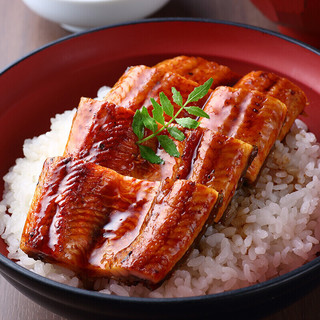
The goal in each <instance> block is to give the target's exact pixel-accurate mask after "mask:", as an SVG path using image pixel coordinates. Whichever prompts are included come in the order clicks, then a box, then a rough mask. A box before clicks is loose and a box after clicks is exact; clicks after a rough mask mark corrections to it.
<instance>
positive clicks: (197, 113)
mask: <svg viewBox="0 0 320 320" xmlns="http://www.w3.org/2000/svg"><path fill="white" fill-rule="evenodd" d="M184 109H185V110H186V111H187V112H188V113H190V114H193V115H194V116H197V117H203V118H207V119H210V116H209V115H208V114H207V113H206V112H205V111H203V110H202V109H201V108H199V107H184Z"/></svg>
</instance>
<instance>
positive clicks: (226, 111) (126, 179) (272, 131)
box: [21, 56, 306, 285]
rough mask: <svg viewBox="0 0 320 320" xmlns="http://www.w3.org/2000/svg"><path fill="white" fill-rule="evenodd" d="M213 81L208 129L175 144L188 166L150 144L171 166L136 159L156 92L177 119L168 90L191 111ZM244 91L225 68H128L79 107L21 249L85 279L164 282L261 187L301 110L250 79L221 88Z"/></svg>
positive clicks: (284, 90)
mask: <svg viewBox="0 0 320 320" xmlns="http://www.w3.org/2000/svg"><path fill="white" fill-rule="evenodd" d="M210 77H212V78H213V79H214V83H213V86H212V88H211V90H210V91H209V93H208V94H207V96H206V97H204V98H203V99H201V100H200V101H198V102H197V103H196V105H197V106H199V107H201V108H203V109H204V110H205V111H206V112H207V113H208V114H209V115H210V119H199V121H200V127H198V128H197V129H195V130H187V129H182V128H180V129H182V130H183V131H184V134H185V136H186V139H185V140H184V141H182V142H180V141H176V140H175V141H174V142H175V144H176V146H177V149H178V150H179V152H180V154H181V156H180V157H179V158H174V157H171V156H169V155H168V154H167V153H165V152H164V151H163V149H162V148H161V147H160V146H159V145H158V143H157V140H156V139H151V140H149V141H148V146H149V147H151V148H152V149H153V150H154V151H155V152H156V153H157V154H158V155H160V156H161V157H162V158H163V159H164V160H165V164H164V165H155V164H151V163H149V162H148V161H146V160H144V159H143V158H141V156H140V154H139V150H138V147H137V145H136V142H137V137H136V136H135V134H134V133H133V130H132V119H133V115H134V112H135V111H136V110H137V109H139V108H141V107H142V106H143V105H144V106H146V108H147V109H148V111H149V112H150V114H151V109H152V105H151V103H150V98H151V97H152V98H154V99H155V100H156V101H159V93H160V92H161V91H163V92H164V93H165V94H166V95H167V96H168V97H169V99H171V102H172V103H173V105H174V107H175V108H176V109H177V108H178V106H176V105H175V104H174V102H173V101H172V98H171V87H173V86H174V87H175V88H176V89H177V90H178V91H180V92H181V94H182V97H183V100H184V101H186V99H187V97H188V95H189V93H190V92H191V91H192V90H193V89H194V88H195V87H196V86H198V85H199V84H202V83H204V82H205V81H206V80H207V79H208V78H210ZM237 80H239V76H237V75H236V74H235V73H234V72H232V71H231V70H230V69H229V68H228V67H225V66H221V65H218V64H216V63H214V62H210V61H207V60H205V59H203V58H197V57H186V56H179V57H176V58H173V59H168V60H165V61H163V62H161V63H159V64H157V65H156V66H155V67H152V68H149V67H146V66H136V67H132V68H129V69H128V70H127V71H126V72H125V73H124V75H123V76H122V77H121V78H120V79H119V81H118V82H117V83H116V84H115V86H114V87H113V88H112V89H111V91H110V92H109V93H108V94H107V95H106V96H105V98H104V100H103V101H96V100H92V99H88V98H82V99H81V101H80V104H79V107H78V111H77V114H76V116H75V118H74V120H73V124H72V129H71V132H70V135H69V139H68V143H67V146H66V149H65V152H64V155H63V157H57V158H52V159H48V160H47V161H46V162H45V164H44V167H43V170H42V173H41V176H40V178H39V184H38V186H37V189H36V191H35V194H34V198H33V201H32V204H31V207H30V210H29V212H28V216H27V220H26V224H25V228H24V231H23V235H22V240H21V248H22V249H23V250H24V251H25V252H26V253H28V254H29V255H30V256H32V257H36V258H41V259H44V260H45V261H51V262H54V263H58V264H61V265H63V266H66V267H68V268H70V269H73V270H75V271H76V272H78V273H80V274H82V275H84V276H85V277H87V276H89V277H100V276H107V277H114V278H117V279H121V280H125V281H136V280H140V281H144V282H146V283H148V284H151V285H155V284H159V283H160V282H161V281H163V280H164V279H165V278H166V276H167V275H168V274H170V272H172V270H173V269H174V267H175V265H176V264H177V263H178V262H179V260H181V258H182V257H183V256H185V255H186V254H187V252H188V250H189V249H190V247H191V245H192V244H193V243H194V242H195V241H196V239H198V238H199V236H200V235H201V234H202V233H203V232H204V230H205V228H206V226H207V225H208V224H209V223H211V222H212V221H214V222H218V221H219V220H220V219H221V217H222V216H223V214H224V212H225V210H226V208H227V206H228V204H229V202H230V200H231V199H232V197H233V195H234V193H235V192H236V189H237V188H238V187H239V185H240V184H241V182H242V180H243V179H244V177H245V178H246V180H248V181H249V182H251V183H253V182H254V181H255V179H256V177H257V175H258V173H259V171H260V168H261V166H262V165H263V162H264V161H265V158H266V157H267V155H268V153H269V152H270V150H271V148H272V146H273V144H274V142H275V140H276V139H281V138H282V137H283V135H285V134H286V132H287V130H288V128H289V126H291V124H292V122H293V121H294V119H295V117H296V116H297V115H298V114H299V113H301V111H302V110H303V108H304V105H305V104H306V100H305V99H303V97H304V95H303V93H301V90H300V89H299V88H297V87H293V86H294V85H293V84H291V83H289V82H287V81H286V80H285V79H282V78H279V77H278V78H277V76H275V75H272V74H266V73H259V72H258V73H252V74H249V75H247V76H245V77H244V78H242V79H240V80H239V81H238V83H237V84H236V86H235V87H234V88H230V87H226V85H233V84H234V83H235V82H236V81H237ZM288 88H289V89H288ZM253 89H254V90H253ZM257 90H259V91H257ZM299 90H300V91H299ZM289 93H290V94H289ZM287 110H289V111H288V112H287ZM290 110H291V111H290ZM181 116H186V114H183V113H181ZM292 119H293V120H292ZM284 121H286V122H285V125H284V126H282V125H283V123H284ZM290 123H291V124H290ZM149 133H150V132H148V130H146V132H145V135H149ZM162 134H168V133H167V132H166V130H164V131H163V133H162Z"/></svg>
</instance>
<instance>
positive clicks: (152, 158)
mask: <svg viewBox="0 0 320 320" xmlns="http://www.w3.org/2000/svg"><path fill="white" fill-rule="evenodd" d="M138 147H139V150H140V154H141V157H142V158H143V159H146V160H147V161H149V162H151V163H155V164H163V163H164V161H163V160H162V159H161V158H160V157H159V156H157V155H156V154H155V152H154V151H153V150H152V149H151V148H149V147H147V146H143V145H141V144H138Z"/></svg>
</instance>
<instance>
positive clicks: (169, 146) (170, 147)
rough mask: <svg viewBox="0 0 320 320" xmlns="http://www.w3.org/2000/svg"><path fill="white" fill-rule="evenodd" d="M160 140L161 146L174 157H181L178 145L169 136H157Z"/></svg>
mask: <svg viewBox="0 0 320 320" xmlns="http://www.w3.org/2000/svg"><path fill="white" fill-rule="evenodd" d="M157 139H158V141H159V142H160V145H161V147H162V148H163V149H164V150H165V151H166V152H167V153H169V154H170V156H173V157H176V158H178V157H180V153H179V151H178V150H177V146H176V145H175V143H174V142H173V140H171V139H170V138H169V137H168V136H162V135H161V136H157Z"/></svg>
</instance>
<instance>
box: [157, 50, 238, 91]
mask: <svg viewBox="0 0 320 320" xmlns="http://www.w3.org/2000/svg"><path fill="white" fill-rule="evenodd" d="M155 67H156V68H157V69H158V70H160V71H162V72H174V73H177V74H179V75H181V76H183V77H185V78H186V79H190V80H192V81H195V82H197V83H199V84H204V83H205V82H206V81H207V80H208V79H210V78H212V79H213V84H212V87H211V88H212V89H215V88H216V87H218V86H232V85H234V84H235V83H236V81H237V80H239V78H240V77H239V76H238V75H237V74H236V73H234V72H233V71H231V70H230V68H228V67H226V66H223V65H220V64H218V63H216V62H213V61H208V60H206V59H203V58H201V57H188V56H177V57H175V58H172V59H167V60H164V61H161V62H160V63H158V64H156V65H155Z"/></svg>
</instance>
